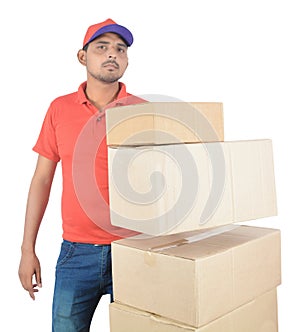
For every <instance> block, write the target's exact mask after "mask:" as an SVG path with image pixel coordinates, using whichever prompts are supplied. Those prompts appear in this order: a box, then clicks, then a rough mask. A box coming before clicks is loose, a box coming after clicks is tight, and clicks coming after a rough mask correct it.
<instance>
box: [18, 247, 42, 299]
mask: <svg viewBox="0 0 300 332" xmlns="http://www.w3.org/2000/svg"><path fill="white" fill-rule="evenodd" d="M19 278H20V281H21V284H22V286H23V288H24V289H25V290H27V291H28V293H29V295H30V297H31V298H32V299H33V300H35V294H34V293H36V292H38V291H39V290H38V289H37V287H39V288H41V287H42V278H41V266H40V262H39V259H38V258H37V256H36V254H35V253H32V252H23V253H22V257H21V261H20V266H19Z"/></svg>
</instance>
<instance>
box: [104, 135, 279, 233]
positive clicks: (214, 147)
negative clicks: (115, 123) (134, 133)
mask: <svg viewBox="0 0 300 332" xmlns="http://www.w3.org/2000/svg"><path fill="white" fill-rule="evenodd" d="M108 162H109V200H110V217H111V223H112V225H114V226H119V227H123V228H127V229H130V230H134V231H137V232H141V233H146V234H151V235H162V234H173V233H180V232H185V231H190V230H195V229H203V228H210V227H215V226H220V225H225V224H230V223H235V222H241V221H247V220H253V219H258V218H264V217H270V216H275V215H276V214H277V205H276V191H275V178H274V165H273V151H272V141H271V140H269V139H262V140H246V141H232V142H211V143H205V144H204V143H195V144H171V145H161V146H159V145H156V146H143V147H124V146H123V147H118V148H113V147H109V148H108Z"/></svg>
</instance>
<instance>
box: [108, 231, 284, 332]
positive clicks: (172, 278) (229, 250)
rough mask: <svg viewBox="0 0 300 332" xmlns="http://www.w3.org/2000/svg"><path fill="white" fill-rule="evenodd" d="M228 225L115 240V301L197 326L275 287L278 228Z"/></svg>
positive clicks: (278, 277) (278, 271)
mask: <svg viewBox="0 0 300 332" xmlns="http://www.w3.org/2000/svg"><path fill="white" fill-rule="evenodd" d="M231 228H232V229H231V230H228V231H223V232H221V233H220V234H217V235H215V231H216V229H213V231H212V233H210V232H208V231H207V232H204V231H203V230H202V231H197V232H190V233H183V234H174V235H169V236H161V237H153V238H148V239H143V240H141V239H122V240H118V241H115V242H113V243H112V264H113V265H112V269H113V289H114V299H115V301H116V302H119V303H123V304H126V305H129V306H132V307H135V308H139V309H141V310H144V311H147V312H151V313H154V314H156V315H160V316H163V317H166V318H168V319H172V320H175V321H177V322H180V323H184V324H187V325H190V326H194V327H200V326H203V325H206V324H208V323H210V322H212V321H213V320H215V319H217V318H219V317H221V316H223V315H225V314H227V313H229V312H231V311H233V310H235V309H236V308H238V307H240V306H242V305H244V304H246V303H248V302H249V301H252V300H254V299H255V298H256V297H258V296H260V295H262V294H263V293H265V292H267V291H269V290H271V289H273V288H275V287H277V286H278V285H279V284H280V283H281V259H280V231H279V230H276V229H268V228H260V227H250V226H237V225H235V226H232V225H231ZM199 235H201V236H202V240H198V239H197V236H198V237H199ZM197 240H198V241H197ZM187 242H191V243H187ZM241 331H242V330H241ZM243 332H244V331H243Z"/></svg>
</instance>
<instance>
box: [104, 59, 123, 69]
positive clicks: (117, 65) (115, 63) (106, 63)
mask: <svg viewBox="0 0 300 332" xmlns="http://www.w3.org/2000/svg"><path fill="white" fill-rule="evenodd" d="M106 65H114V66H116V67H117V68H119V64H118V63H117V62H116V61H115V60H107V61H105V62H103V63H102V66H106Z"/></svg>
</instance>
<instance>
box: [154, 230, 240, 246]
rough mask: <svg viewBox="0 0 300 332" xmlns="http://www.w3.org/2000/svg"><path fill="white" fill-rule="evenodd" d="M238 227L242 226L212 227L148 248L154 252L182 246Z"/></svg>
mask: <svg viewBox="0 0 300 332" xmlns="http://www.w3.org/2000/svg"><path fill="white" fill-rule="evenodd" d="M238 227H240V226H239V225H226V226H220V227H216V228H213V229H210V230H209V231H206V232H203V233H200V234H196V235H193V236H189V237H186V238H183V239H180V240H176V241H173V242H169V243H166V244H162V245H159V246H155V247H151V248H148V250H149V251H152V252H158V251H164V250H166V249H170V248H174V247H178V246H182V245H184V244H188V243H193V242H198V241H201V240H204V239H207V238H210V237H212V236H215V235H219V234H222V233H226V232H229V231H231V230H233V229H235V228H238Z"/></svg>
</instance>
